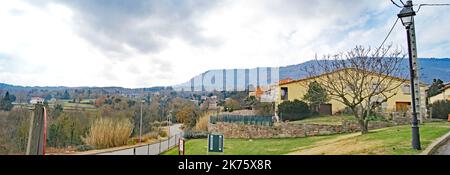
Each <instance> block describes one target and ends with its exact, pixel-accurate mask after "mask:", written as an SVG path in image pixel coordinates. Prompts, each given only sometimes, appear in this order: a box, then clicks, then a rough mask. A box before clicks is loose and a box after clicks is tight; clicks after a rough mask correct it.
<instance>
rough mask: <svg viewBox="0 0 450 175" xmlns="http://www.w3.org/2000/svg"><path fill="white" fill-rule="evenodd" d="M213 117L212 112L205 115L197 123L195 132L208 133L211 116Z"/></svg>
mask: <svg viewBox="0 0 450 175" xmlns="http://www.w3.org/2000/svg"><path fill="white" fill-rule="evenodd" d="M210 115H212V113H211V112H208V113H204V114H203V115H201V116H200V118H198V120H197V123H196V124H195V127H194V130H195V131H208V125H209V116H210Z"/></svg>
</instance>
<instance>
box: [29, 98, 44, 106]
mask: <svg viewBox="0 0 450 175" xmlns="http://www.w3.org/2000/svg"><path fill="white" fill-rule="evenodd" d="M43 102H44V98H42V97H31V100H30V104H38V103H43Z"/></svg>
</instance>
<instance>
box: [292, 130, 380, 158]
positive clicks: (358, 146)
mask: <svg viewBox="0 0 450 175" xmlns="http://www.w3.org/2000/svg"><path fill="white" fill-rule="evenodd" d="M380 130H381V129H380ZM360 135H361V134H360V133H353V134H347V135H343V136H339V137H336V138H334V139H329V140H323V141H319V142H317V143H316V144H314V145H311V146H305V147H300V148H298V149H297V150H296V151H295V152H292V153H289V154H290V155H341V154H346V155H348V154H371V153H372V154H376V150H377V149H376V148H379V147H380V145H382V141H367V140H361V139H360V138H359V137H358V136H360Z"/></svg>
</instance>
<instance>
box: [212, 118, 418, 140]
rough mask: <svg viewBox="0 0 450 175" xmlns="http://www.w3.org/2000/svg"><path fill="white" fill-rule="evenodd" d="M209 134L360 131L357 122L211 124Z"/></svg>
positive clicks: (251, 135) (394, 122)
mask: <svg viewBox="0 0 450 175" xmlns="http://www.w3.org/2000/svg"><path fill="white" fill-rule="evenodd" d="M409 123H410V120H409V119H408V118H398V119H394V120H392V121H389V122H380V121H372V122H369V129H378V128H385V127H390V126H397V125H406V124H409ZM208 130H209V132H217V133H222V134H224V136H225V137H227V138H247V139H249V138H288V137H308V136H318V135H331V134H339V133H352V132H358V131H360V129H359V125H358V123H357V122H355V121H345V122H342V124H341V125H325V124H293V123H276V124H275V125H274V126H263V125H244V124H237V123H217V124H209V127H208Z"/></svg>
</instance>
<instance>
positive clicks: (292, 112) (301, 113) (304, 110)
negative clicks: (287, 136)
mask: <svg viewBox="0 0 450 175" xmlns="http://www.w3.org/2000/svg"><path fill="white" fill-rule="evenodd" d="M278 115H279V116H280V117H281V120H283V121H286V120H289V121H295V120H301V119H305V118H307V117H310V116H311V111H310V110H309V107H308V104H306V103H305V102H303V101H300V100H294V101H285V102H283V103H281V104H279V105H278Z"/></svg>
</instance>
